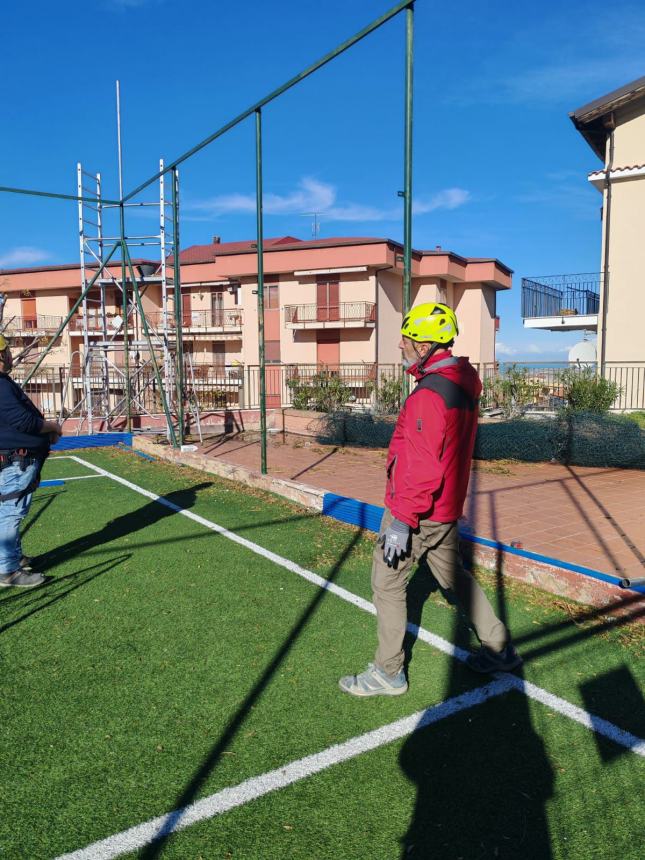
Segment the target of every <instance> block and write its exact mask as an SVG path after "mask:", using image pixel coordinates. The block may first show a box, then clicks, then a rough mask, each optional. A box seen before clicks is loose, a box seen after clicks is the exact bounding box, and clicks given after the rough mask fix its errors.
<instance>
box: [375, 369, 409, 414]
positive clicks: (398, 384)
mask: <svg viewBox="0 0 645 860" xmlns="http://www.w3.org/2000/svg"><path fill="white" fill-rule="evenodd" d="M402 393H403V380H402V378H401V376H400V375H395V376H381V379H380V382H379V384H378V385H377V386H376V388H375V390H374V412H375V413H376V414H377V415H397V414H398V412H399V410H400V408H401V396H402Z"/></svg>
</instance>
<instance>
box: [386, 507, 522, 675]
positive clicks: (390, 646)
mask: <svg viewBox="0 0 645 860" xmlns="http://www.w3.org/2000/svg"><path fill="white" fill-rule="evenodd" d="M391 521H392V514H391V513H390V511H389V510H388V509H387V508H386V509H385V513H384V514H383V519H382V520H381V530H380V532H379V534H383V532H384V531H385V529H386V528H387V527H388V525H389V524H390V522H391ZM411 544H412V546H411V552H410V554H409V555H406V556H405V557H404V558H402V559H399V561H398V564H397V566H396V568H394V567H388V565H387V564H386V563H385V562H384V561H383V549H382V548H381V545H380V542H379V541H377V543H376V546H375V548H374V556H373V559H372V597H373V600H374V605H375V606H376V617H377V629H378V648H377V650H376V656H375V658H374V662H375V663H376V665H377V666H378V667H379V668H380V669H382V670H383V671H384V672H387V673H388V674H389V675H394V674H395V673H397V672H399V671H400V670H401V669H402V668H403V659H404V654H403V639H404V637H405V631H406V626H407V605H406V589H407V585H408V579H409V577H410V574H411V573H412V571H413V570H414V566H415V564H416V563H417V562H418V561H419V560H420V559H421V557H422V556H423V554H424V553H426V552H427V558H426V560H427V563H428V567H429V568H430V570H431V571H432V574H433V576H434V577H435V579H436V580H437V582H438V583H439V585H441V587H442V588H444V589H446V590H448V591H451V592H452V593H453V594H454V595H455V597H456V599H457V601H458V603H459V605H460V606H461V608H462V609H463V610H464V611H465V612H466V613H467V615H468V617H469V619H470V622H471V624H472V626H473V628H474V630H475V633H476V634H477V636H478V638H479V640H480V642H481V643H482V645H487V646H488V647H489V648H492V649H493V650H495V651H501V650H502V649H503V648H504V646H505V645H506V643H507V642H509V641H510V636H509V634H508V631H507V629H506V627H505V626H504V624H502V622H501V621H500V620H499V618H497V616H496V615H495V613H494V612H493V607H492V606H491V605H490V602H489V600H488V598H487V597H486V595H485V594H484V592H483V591H482V589H481V587H480V586H479V585H478V583H477V582H476V581H475V580H474V579H473V577H472V576H471V575H470V573H469V572H468V571H467V570H465V569H464V566H463V563H462V560H461V554H460V552H459V532H458V528H457V523H456V522H455V523H437V522H432V521H431V520H421V522H420V523H419V529H418V531H414V532H413V533H412V542H411Z"/></svg>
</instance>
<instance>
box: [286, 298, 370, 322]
mask: <svg viewBox="0 0 645 860" xmlns="http://www.w3.org/2000/svg"><path fill="white" fill-rule="evenodd" d="M375 321H376V305H375V304H374V302H340V303H339V304H337V305H317V304H312V305H285V308H284V322H285V325H286V326H287V327H288V328H345V327H348V326H349V327H351V326H354V327H357V328H362V327H365V326H373V325H374V323H375Z"/></svg>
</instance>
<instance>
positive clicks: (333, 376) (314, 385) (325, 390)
mask: <svg viewBox="0 0 645 860" xmlns="http://www.w3.org/2000/svg"><path fill="white" fill-rule="evenodd" d="M287 386H288V387H289V388H290V389H291V404H292V406H293V407H294V409H309V410H311V411H312V412H334V411H335V410H338V409H341V408H342V407H343V406H345V405H346V404H347V403H349V402H350V401H351V400H352V399H353V394H352V389H351V388H350V387H349V386H348V385H345V383H344V382H343V381H342V379H341V378H340V376H338V374H337V373H334V372H333V371H329V370H324V369H323V370H319V371H318V372H317V373H314V375H313V376H311V377H309V378H305V379H301V378H300V377H297V376H296V377H294V378H293V379H289V380H287Z"/></svg>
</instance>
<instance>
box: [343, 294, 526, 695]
mask: <svg viewBox="0 0 645 860" xmlns="http://www.w3.org/2000/svg"><path fill="white" fill-rule="evenodd" d="M458 333H459V328H458V325H457V318H456V316H455V314H454V311H452V310H451V308H449V307H448V306H447V305H444V304H439V303H434V302H429V303H426V304H422V305H419V306H417V307H415V308H412V309H411V310H410V312H409V313H408V314H407V315H406V316H405V318H404V320H403V325H402V328H401V334H402V338H401V343H400V344H399V346H400V349H401V352H402V356H403V363H404V365H405V366H406V367H407V372H408V373H409V374H410V375H411V376H412V377H413V378H414V379H415V380H416V383H417V384H416V387H415V388H414V389H413V391H412V392H411V393H410V395H409V396H408V398H407V400H406V401H405V404H404V405H403V408H402V409H401V413H400V414H399V417H398V420H397V422H396V427H395V429H394V434H393V436H392V441H391V442H390V448H389V451H388V457H387V465H386V468H387V487H386V491H385V506H386V507H385V513H384V514H383V520H382V522H381V528H380V532H379V538H378V541H377V545H376V547H375V550H374V557H373V562H372V594H373V599H374V605H375V606H376V613H377V629H378V649H377V651H376V656H375V658H374V662H373V663H370V664H369V665H368V668H367V671H365V672H363V673H361V674H360V675H348V676H346V677H344V678H341V679H340V682H339V685H340V688H341V690H343V691H344V692H346V693H350V694H351V695H354V696H377V695H388V696H398V695H401V694H403V693H405V692H406V691H407V689H408V683H407V680H406V677H405V673H404V670H403V661H404V653H403V639H404V637H405V632H406V626H407V605H406V588H407V582H408V577H409V575H410V573H411V572H412V569H413V567H414V565H415V563H416V562H417V561H419V560H420V559H421V558H422V557H423V556H424V555H425V556H426V560H427V564H428V566H429V567H430V570H431V571H432V573H433V575H434V577H435V578H436V579H437V581H438V582H439V584H440V585H441V586H442V588H443V589H445V590H447V591H450V592H452V593H453V594H454V595H455V597H456V598H457V601H458V602H459V604H460V605H461V608H462V609H463V610H464V611H465V612H466V614H467V615H468V617H469V619H470V622H471V625H472V627H473V629H474V630H475V633H476V634H477V637H478V638H479V640H480V642H481V646H482V647H481V649H480V650H479V651H478V652H477V653H474V654H471V655H470V656H469V657H468V660H467V663H468V665H469V666H470V667H471V668H472V669H474V670H475V671H478V672H497V671H511V670H513V669H516V668H517V667H518V666H520V665H521V664H522V659H521V657H520V656H519V654H518V653H517V651H516V650H515V648H514V647H513V645H512V643H511V640H510V635H509V632H508V630H507V629H506V627H505V625H504V624H503V623H502V622H501V621H500V620H499V619H498V618H497V617H496V615H495V613H494V612H493V608H492V606H491V604H490V602H489V600H488V598H487V597H486V595H485V594H484V592H483V591H482V589H481V587H480V586H479V585H478V583H477V582H476V581H475V580H474V579H473V577H472V576H471V575H470V573H469V572H468V571H467V570H465V569H464V566H463V563H462V560H461V555H460V551H459V530H458V522H457V521H458V519H459V517H460V516H461V515H462V513H463V508H464V502H465V499H466V492H467V490H468V479H469V477H470V466H471V462H472V456H473V448H474V445H475V435H476V433H477V418H478V411H479V408H478V402H479V396H480V394H481V390H482V385H481V382H480V380H479V377H478V375H477V372H476V370H475V369H474V367H473V366H472V365H471V364H470V362H469V361H468V359H467V358H457V357H456V356H454V355H453V354H452V351H451V349H450V347H452V345H453V343H454V339H455V337H456V336H457V334H458Z"/></svg>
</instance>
